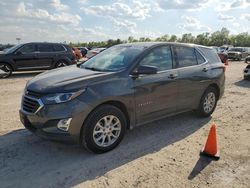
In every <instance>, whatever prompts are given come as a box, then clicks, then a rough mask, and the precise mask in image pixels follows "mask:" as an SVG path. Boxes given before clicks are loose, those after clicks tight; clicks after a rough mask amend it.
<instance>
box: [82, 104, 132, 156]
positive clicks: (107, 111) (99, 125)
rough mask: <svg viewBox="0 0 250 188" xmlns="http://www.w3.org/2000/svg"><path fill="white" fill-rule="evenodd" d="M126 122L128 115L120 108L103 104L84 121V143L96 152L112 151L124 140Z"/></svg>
mask: <svg viewBox="0 0 250 188" xmlns="http://www.w3.org/2000/svg"><path fill="white" fill-rule="evenodd" d="M126 124H127V120H126V117H125V115H124V114H123V112H122V111H121V110H120V109H119V108H117V107H115V106H112V105H102V106H100V107H98V108H97V109H96V110H94V111H93V112H92V113H91V114H90V116H89V117H88V118H87V120H86V122H85V123H84V125H83V130H82V133H81V134H82V135H81V141H82V144H83V145H84V146H85V148H87V149H88V150H90V151H92V152H94V153H104V152H107V151H110V150H112V149H114V148H115V147H116V146H118V144H119V143H120V142H121V141H122V139H123V137H124V134H125V130H126Z"/></svg>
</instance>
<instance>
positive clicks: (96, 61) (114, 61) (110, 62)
mask: <svg viewBox="0 0 250 188" xmlns="http://www.w3.org/2000/svg"><path fill="white" fill-rule="evenodd" d="M143 48H144V47H142V46H140V47H136V46H114V47H111V48H109V49H107V50H104V51H103V52H102V53H100V54H98V55H96V56H94V57H92V58H91V59H89V60H88V61H86V62H85V63H84V64H82V65H81V68H85V69H91V70H94V71H110V72H117V71H120V70H122V69H126V68H127V67H129V65H130V64H131V63H132V62H133V60H134V59H135V58H136V57H137V56H138V55H139V54H140V53H141V52H142V51H143Z"/></svg>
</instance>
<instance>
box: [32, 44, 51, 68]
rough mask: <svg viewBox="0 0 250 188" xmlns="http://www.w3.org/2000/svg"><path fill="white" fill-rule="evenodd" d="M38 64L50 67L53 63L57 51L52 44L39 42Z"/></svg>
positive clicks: (42, 66)
mask: <svg viewBox="0 0 250 188" xmlns="http://www.w3.org/2000/svg"><path fill="white" fill-rule="evenodd" d="M36 55H37V57H36V58H37V64H38V66H39V67H41V68H45V69H46V68H50V67H52V65H53V61H54V57H55V53H54V48H53V45H52V44H37V53H36Z"/></svg>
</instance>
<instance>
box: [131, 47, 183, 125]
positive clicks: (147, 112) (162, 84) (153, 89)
mask: <svg viewBox="0 0 250 188" xmlns="http://www.w3.org/2000/svg"><path fill="white" fill-rule="evenodd" d="M140 65H147V66H154V67H156V68H157V70H158V71H157V73H156V74H151V75H139V76H138V78H136V79H134V83H133V84H134V90H135V109H136V119H137V124H143V123H146V122H149V121H152V120H154V119H157V118H160V117H163V116H166V115H167V114H170V113H174V112H175V111H176V103H177V100H178V83H177V80H176V78H177V76H178V75H177V71H176V70H175V69H173V67H174V63H173V58H172V52H171V47H170V46H160V47H156V48H154V49H152V50H151V51H150V52H149V53H148V54H147V55H146V56H145V57H144V58H143V59H142V60H141V61H140V63H139V66H140Z"/></svg>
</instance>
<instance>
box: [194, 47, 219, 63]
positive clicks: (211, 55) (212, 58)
mask: <svg viewBox="0 0 250 188" xmlns="http://www.w3.org/2000/svg"><path fill="white" fill-rule="evenodd" d="M198 49H199V50H200V51H201V52H202V53H203V55H204V56H205V58H206V59H207V60H208V61H209V62H210V63H218V62H221V60H220V58H219V56H218V54H217V53H216V52H215V51H214V50H213V49H212V48H204V47H198Z"/></svg>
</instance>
